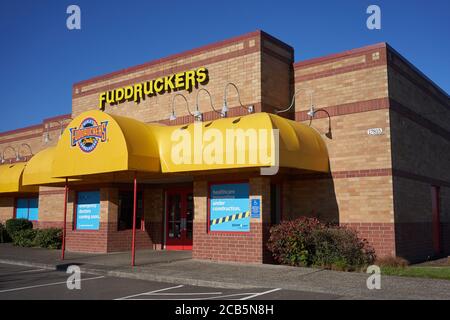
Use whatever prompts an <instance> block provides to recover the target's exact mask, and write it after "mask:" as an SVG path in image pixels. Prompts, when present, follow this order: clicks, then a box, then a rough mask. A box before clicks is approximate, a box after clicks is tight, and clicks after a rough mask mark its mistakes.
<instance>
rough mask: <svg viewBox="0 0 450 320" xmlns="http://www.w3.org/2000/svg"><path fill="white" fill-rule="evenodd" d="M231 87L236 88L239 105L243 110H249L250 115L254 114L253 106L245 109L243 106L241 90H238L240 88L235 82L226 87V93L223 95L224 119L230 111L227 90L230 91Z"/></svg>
mask: <svg viewBox="0 0 450 320" xmlns="http://www.w3.org/2000/svg"><path fill="white" fill-rule="evenodd" d="M229 86H232V87H234V88H235V89H236V92H237V95H238V100H239V105H240V106H241V107H242V108H244V109H245V110H247V112H248V113H253V111H254V108H253V106H248V107H245V106H244V105H243V104H242V102H241V95H240V94H239V89H238V87H237V86H236V85H235V84H234V83H233V82H228V83H227V84H226V85H225V89H224V93H223V107H222V114H223V117H226V116H227V114H228V111H229V110H230V109H229V108H228V103H227V90H228V87H229Z"/></svg>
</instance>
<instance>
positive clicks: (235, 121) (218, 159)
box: [152, 113, 329, 173]
mask: <svg viewBox="0 0 450 320" xmlns="http://www.w3.org/2000/svg"><path fill="white" fill-rule="evenodd" d="M276 130H278V131H277V132H278V136H279V149H278V150H279V158H278V159H276V157H275V150H276V146H275V132H276ZM152 131H153V133H154V135H155V136H156V137H157V140H158V144H159V150H160V159H161V170H162V172H163V173H166V172H188V171H203V170H218V169H238V168H251V167H268V166H275V165H277V164H278V166H279V167H285V168H295V169H305V170H312V171H321V172H327V171H329V162H328V153H327V149H326V145H325V142H324V141H323V140H322V138H321V136H320V134H319V133H318V132H317V131H316V130H315V129H313V128H311V127H309V126H306V125H304V124H301V123H298V122H296V121H292V120H288V119H285V118H282V117H280V116H277V115H274V114H269V113H256V114H251V115H247V116H243V117H235V118H225V119H219V120H214V121H210V122H204V123H194V124H189V125H182V126H168V127H157V128H156V127H152ZM186 146H187V147H186ZM199 146H200V147H199Z"/></svg>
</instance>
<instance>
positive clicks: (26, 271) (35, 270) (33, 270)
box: [14, 269, 47, 274]
mask: <svg viewBox="0 0 450 320" xmlns="http://www.w3.org/2000/svg"><path fill="white" fill-rule="evenodd" d="M44 270H47V269H32V270H25V271H16V272H14V274H16V273H28V272H38V271H44Z"/></svg>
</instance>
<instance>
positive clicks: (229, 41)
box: [73, 29, 294, 87]
mask: <svg viewBox="0 0 450 320" xmlns="http://www.w3.org/2000/svg"><path fill="white" fill-rule="evenodd" d="M256 36H260V37H261V38H266V39H269V40H270V41H272V42H274V43H276V44H277V45H279V46H281V47H283V48H285V49H287V50H289V51H294V48H293V47H292V46H290V45H288V44H287V43H285V42H283V41H281V40H279V39H277V38H275V37H273V36H271V35H270V34H268V33H266V32H264V31H262V30H259V29H258V30H256V31H253V32H249V33H246V34H243V35H240V36H237V37H233V38H229V39H225V40H222V41H218V42H214V43H211V44H207V45H204V46H200V47H197V48H194V49H191V50H187V51H183V52H181V53H176V54H172V55H169V56H167V57H164V58H160V59H155V60H152V61H148V62H144V63H142V64H138V65H135V66H132V67H128V68H123V69H120V70H117V71H113V72H110V73H106V74H102V75H99V76H96V77H92V78H89V79H86V80H82V81H79V82H76V83H74V84H73V87H78V86H83V85H87V84H90V83H93V82H97V81H101V80H107V79H111V78H114V77H115V76H118V75H121V74H124V73H130V72H135V71H138V70H141V69H145V68H148V67H150V66H154V65H157V64H161V63H165V62H169V61H171V60H175V59H179V58H183V57H186V56H189V55H194V54H197V53H200V52H204V51H210V50H212V49H215V48H218V47H223V46H226V45H229V44H232V43H235V42H238V41H242V40H246V39H249V38H253V37H256Z"/></svg>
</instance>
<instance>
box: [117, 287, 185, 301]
mask: <svg viewBox="0 0 450 320" xmlns="http://www.w3.org/2000/svg"><path fill="white" fill-rule="evenodd" d="M181 287H184V286H183V285H179V286H175V287H169V288H164V289H159V290H154V291H148V292H142V293H137V294H133V295H130V296H126V297H122V298H117V299H114V300H125V299H129V298H133V297H138V296H142V295H149V294H152V293H157V292H162V291H166V290H171V289H177V288H181Z"/></svg>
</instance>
